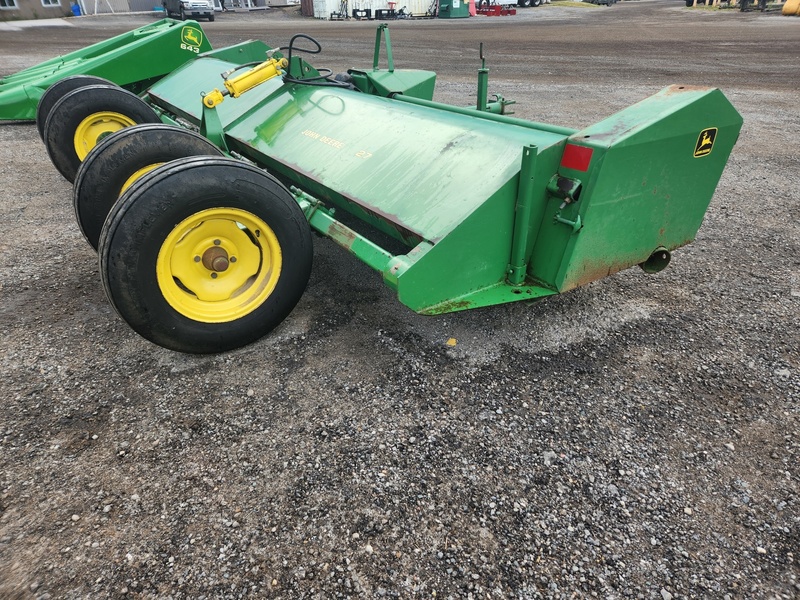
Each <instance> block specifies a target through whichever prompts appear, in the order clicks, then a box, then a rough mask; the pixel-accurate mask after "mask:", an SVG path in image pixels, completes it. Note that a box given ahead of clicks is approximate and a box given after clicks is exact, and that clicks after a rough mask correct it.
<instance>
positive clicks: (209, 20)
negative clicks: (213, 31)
mask: <svg viewBox="0 0 800 600" xmlns="http://www.w3.org/2000/svg"><path fill="white" fill-rule="evenodd" d="M214 18H215V16H214V15H211V16H210V17H208V22H209V23H213V22H214Z"/></svg>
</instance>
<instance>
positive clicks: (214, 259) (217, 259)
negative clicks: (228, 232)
mask: <svg viewBox="0 0 800 600" xmlns="http://www.w3.org/2000/svg"><path fill="white" fill-rule="evenodd" d="M218 242H219V240H214V243H215V244H216V243H218ZM202 261H203V266H204V267H205V268H206V269H208V270H209V271H215V272H217V273H222V272H223V271H226V270H227V269H228V265H229V264H230V263H229V262H228V253H227V252H226V251H225V248H221V247H220V246H211V247H210V248H209V249H208V250H206V251H205V252H203V258H202Z"/></svg>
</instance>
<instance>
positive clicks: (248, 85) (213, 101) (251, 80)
mask: <svg viewBox="0 0 800 600" xmlns="http://www.w3.org/2000/svg"><path fill="white" fill-rule="evenodd" d="M288 64H289V62H288V61H287V60H286V59H285V58H279V59H276V58H270V59H269V60H267V61H265V62H263V63H261V64H260V65H258V66H256V67H253V68H252V69H250V70H249V71H246V72H245V73H242V74H241V75H238V76H237V77H234V78H233V79H226V80H225V91H224V92H221V91H219V90H218V89H215V90H214V91H213V92H209V93H208V94H206V95H205V96H204V97H203V104H205V105H206V106H207V107H208V108H214V107H215V106H216V105H217V104H220V103H221V102H222V101H223V100H224V99H225V96H232V97H233V98H238V97H239V96H241V95H242V94H244V93H245V92H247V91H248V90H252V89H253V88H254V87H256V86H257V85H260V84H262V83H264V82H265V81H269V80H270V79H272V78H273V77H277V76H278V75H280V74H281V69H285V68H286V66H287V65H288Z"/></svg>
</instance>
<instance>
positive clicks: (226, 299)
mask: <svg viewBox="0 0 800 600" xmlns="http://www.w3.org/2000/svg"><path fill="white" fill-rule="evenodd" d="M282 262H283V260H282V255H281V246H280V243H279V242H278V238H277V237H276V236H275V233H274V232H273V231H272V229H270V228H269V226H268V225H267V224H266V223H265V222H264V221H262V220H261V219H259V218H258V217H257V216H255V215H253V214H252V213H249V212H247V211H245V210H240V209H237V208H211V209H207V210H203V211H200V212H198V213H195V214H193V215H191V216H190V217H188V218H186V219H184V220H183V221H181V222H180V223H179V224H178V225H177V226H176V227H175V228H174V229H173V230H172V231H171V232H170V234H169V235H168V236H167V238H166V239H165V240H164V243H163V244H162V245H161V249H160V250H159V253H158V258H157V260H156V275H157V279H158V286H159V288H160V289H161V293H162V294H163V296H164V299H165V300H166V301H167V303H169V305H170V306H171V307H172V308H173V309H175V310H176V311H177V312H179V313H180V314H182V315H183V316H184V317H187V318H189V319H192V320H194V321H200V322H203V323H226V322H229V321H234V320H236V319H239V318H241V317H243V316H245V315H247V314H249V313H251V312H253V311H254V310H256V309H257V308H258V307H259V306H261V305H262V304H263V303H264V301H265V300H266V299H267V298H268V297H269V296H270V294H272V292H273V291H274V290H275V286H276V285H277V283H278V279H279V277H280V273H281V264H282Z"/></svg>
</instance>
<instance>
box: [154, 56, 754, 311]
mask: <svg viewBox="0 0 800 600" xmlns="http://www.w3.org/2000/svg"><path fill="white" fill-rule="evenodd" d="M241 52H243V50H242V51H241ZM228 57H229V56H228ZM225 58H226V56H223V55H217V56H209V57H202V58H200V59H198V60H196V61H193V62H192V63H189V64H187V65H185V66H184V67H182V68H180V69H178V70H177V71H176V72H175V73H174V74H172V75H171V76H169V77H166V78H164V79H162V80H161V81H159V82H158V83H156V84H155V85H154V86H152V87H151V89H150V90H149V93H148V94H149V95H148V97H149V100H150V102H151V104H152V105H154V106H155V107H157V108H158V109H159V110H162V111H163V112H164V118H165V119H177V118H178V117H180V119H183V120H187V121H189V122H191V123H195V124H197V125H200V124H201V121H202V120H203V110H202V105H201V102H200V98H201V96H202V94H203V93H205V92H209V91H211V90H212V89H213V88H214V87H218V86H219V84H220V78H219V73H221V72H223V71H226V70H228V69H230V68H232V66H233V64H231V63H229V62H228V61H226V60H224V59H225ZM364 73H369V72H364ZM423 79H424V78H423ZM420 80H421V79H414V82H413V83H412V85H411V87H410V89H411V90H412V91H414V86H415V85H417V83H418V82H419V81H420ZM403 91H404V90H402V89H399V90H393V92H392V93H390V94H384V93H382V92H380V91H377V90H373V93H372V94H370V93H363V92H360V91H358V90H352V89H345V88H342V87H334V86H318V85H303V84H297V83H285V82H284V81H282V80H281V78H279V77H276V78H274V79H272V80H270V81H267V82H266V83H264V84H262V85H260V86H258V87H256V88H255V89H253V90H251V91H250V92H248V93H246V94H244V95H242V96H241V97H239V98H237V99H228V100H226V101H225V102H224V103H222V104H221V105H219V106H218V107H217V108H216V109H214V110H215V111H216V113H215V118H217V117H218V119H219V126H220V127H221V130H222V134H221V135H223V136H224V144H225V146H226V147H227V148H228V149H229V151H230V152H232V153H233V154H234V155H235V156H242V157H245V158H247V159H248V160H252V161H254V162H255V163H257V164H259V165H262V166H264V167H266V168H267V169H269V170H270V171H271V172H273V173H274V174H276V175H278V176H279V177H280V178H282V179H283V180H284V181H285V182H286V183H287V184H289V185H292V186H295V187H296V188H297V198H298V202H300V204H301V206H302V207H303V208H304V210H306V213H307V216H308V217H309V221H310V223H311V225H312V227H314V228H316V229H317V230H318V231H320V232H322V233H323V234H325V235H327V236H329V237H331V239H333V240H334V241H336V242H337V243H339V244H340V245H342V246H344V247H346V248H347V249H349V250H350V251H351V252H353V253H354V254H355V255H356V256H358V257H359V258H361V259H362V260H364V261H365V262H366V263H367V264H369V265H370V266H371V267H373V268H375V269H376V270H378V271H380V272H381V273H382V275H383V277H384V279H385V281H386V282H387V284H388V285H390V286H391V287H392V288H394V289H395V290H396V291H397V294H398V297H399V299H400V301H401V302H403V303H404V304H405V305H407V306H408V307H410V308H412V309H413V310H415V311H418V312H420V313H425V314H437V313H443V312H449V311H454V310H462V309H466V308H474V307H479V306H487V305H492V304H499V303H504V302H511V301H515V300H524V299H531V298H537V297H542V296H546V295H550V294H555V293H560V292H564V291H567V290H569V289H572V288H574V287H576V286H579V285H582V284H585V283H588V282H590V281H593V280H595V279H599V278H601V277H604V276H606V275H609V274H611V273H614V272H616V271H619V270H621V269H624V268H627V267H630V266H633V265H637V264H641V263H644V262H646V261H647V260H648V259H649V258H650V257H651V255H653V253H654V252H657V251H671V250H674V249H676V248H678V247H680V246H683V245H684V244H687V243H689V242H691V241H692V240H693V239H694V237H695V235H696V233H697V230H698V228H699V227H700V225H701V223H702V219H703V216H704V214H705V211H706V209H707V208H708V205H709V202H710V200H711V197H712V195H713V193H714V190H715V188H716V186H717V183H718V181H719V179H720V177H721V175H722V171H723V168H724V166H725V163H726V161H727V159H728V156H729V154H730V152H731V150H732V148H733V146H734V144H735V142H736V140H737V137H738V134H739V130H740V128H741V125H742V119H741V117H740V116H739V114H738V113H737V112H736V110H735V109H734V108H733V107H732V106H731V104H730V103H729V102H728V100H727V99H726V98H725V97H724V95H723V94H722V93H721V92H720V91H719V90H716V89H710V88H689V87H681V86H672V87H669V88H666V89H664V90H662V91H661V92H659V93H657V94H656V95H654V96H652V97H651V98H648V99H646V100H644V101H642V102H640V103H638V104H636V105H634V106H632V107H630V108H628V109H625V110H623V111H621V112H619V113H617V114H615V115H612V116H611V117H609V118H608V119H605V120H604V121H602V122H600V123H598V124H596V125H593V126H591V127H589V128H587V129H585V130H582V131H574V130H569V129H564V128H559V127H553V126H549V125H545V124H541V123H533V122H528V121H523V120H520V119H515V118H510V117H505V116H502V115H495V114H490V113H488V112H481V111H478V110H475V109H469V108H457V107H451V106H447V105H441V104H437V103H434V102H431V101H430V100H429V99H426V98H415V97H413V96H410V95H406V94H403ZM387 95H388V96H391V97H385V96H387ZM704 136H705V138H704ZM709 138H713V139H711V142H710V146H709V143H708V139H709ZM326 207H327V208H326ZM330 208H337V209H342V210H345V211H347V212H348V213H349V214H350V215H352V216H354V217H355V218H356V220H357V222H359V221H360V222H363V223H366V224H367V225H369V226H371V227H372V228H375V229H377V230H379V231H381V232H383V234H388V235H389V236H391V237H392V238H394V239H395V240H396V241H398V242H399V243H400V244H401V245H402V247H403V248H405V249H404V250H401V251H398V250H396V249H395V250H393V251H389V250H388V249H387V248H386V247H382V246H381V245H379V244H377V243H375V242H374V241H373V238H375V236H374V235H371V234H369V233H368V231H366V230H364V231H362V228H361V227H360V226H358V225H353V226H345V225H343V223H342V222H341V221H340V220H337V219H335V218H334V217H333V215H332V210H329V209H330ZM384 246H385V245H384Z"/></svg>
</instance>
